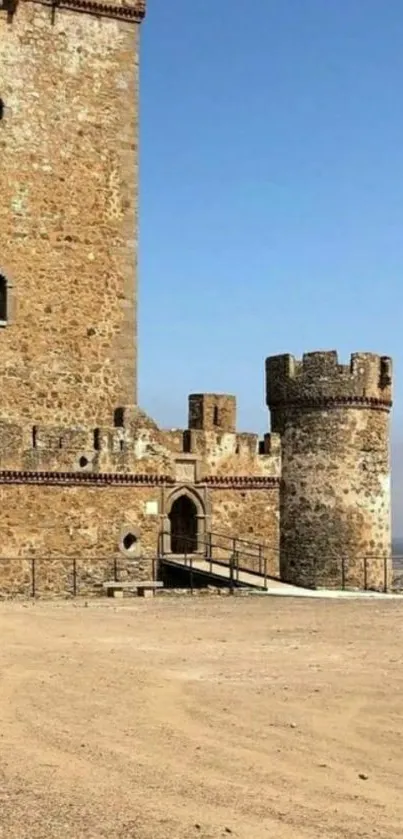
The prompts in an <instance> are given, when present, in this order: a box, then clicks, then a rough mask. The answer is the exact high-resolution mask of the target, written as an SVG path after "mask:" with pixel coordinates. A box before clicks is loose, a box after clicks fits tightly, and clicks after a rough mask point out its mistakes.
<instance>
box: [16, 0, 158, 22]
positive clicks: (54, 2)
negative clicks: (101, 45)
mask: <svg viewBox="0 0 403 839" xmlns="http://www.w3.org/2000/svg"><path fill="white" fill-rule="evenodd" d="M29 1H30V0H23V2H25V3H26V2H29ZM33 2H35V3H40V4H41V5H43V6H50V7H51V8H52V9H53V10H55V9H56V8H57V9H70V10H71V11H73V12H84V13H87V14H89V15H91V14H92V15H97V16H101V17H110V18H117V19H118V20H126V21H128V22H129V23H130V22H131V23H141V21H142V20H143V18H144V17H145V14H146V0H33ZM11 3H12V7H13V8H12V11H14V10H15V7H16V5H17V3H18V0H11Z"/></svg>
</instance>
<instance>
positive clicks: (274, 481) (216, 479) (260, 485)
mask: <svg viewBox="0 0 403 839" xmlns="http://www.w3.org/2000/svg"><path fill="white" fill-rule="evenodd" d="M200 483H203V484H205V486H208V487H211V488H212V489H226V488H227V487H229V488H230V489H273V488H274V487H278V486H279V485H280V478H266V477H265V476H261V475H259V476H257V477H253V476H243V475H224V476H223V475H217V476H215V475H214V476H213V475H212V476H210V477H208V478H204V479H203V480H202V481H201V482H200Z"/></svg>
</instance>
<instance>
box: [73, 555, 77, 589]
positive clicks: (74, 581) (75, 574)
mask: <svg viewBox="0 0 403 839" xmlns="http://www.w3.org/2000/svg"><path fill="white" fill-rule="evenodd" d="M73 597H77V560H76V558H75V557H73Z"/></svg>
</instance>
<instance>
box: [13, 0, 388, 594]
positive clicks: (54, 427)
mask: <svg viewBox="0 0 403 839" xmlns="http://www.w3.org/2000/svg"><path fill="white" fill-rule="evenodd" d="M144 12H145V4H144V2H143V0H129V2H126V0H113V2H103V0H90V2H86V0H61V2H60V3H56V4H54V3H52V2H50V0H49V2H47V0H36V2H31V0H18V2H16V3H6V4H3V7H2V8H1V7H0V78H1V83H2V84H1V89H0V98H1V109H0V116H1V119H0V152H1V167H0V196H1V199H0V284H1V288H2V289H3V288H4V283H5V284H6V289H7V312H6V317H5V318H4V317H3V316H4V311H3V312H2V313H1V312H0V348H1V360H2V363H1V368H0V388H1V404H0V495H1V504H0V528H1V533H2V542H1V545H0V596H16V595H21V596H27V595H29V594H32V593H35V594H36V595H40V596H48V595H66V594H75V593H76V594H77V593H78V594H79V593H81V594H86V595H92V594H99V593H100V590H101V589H102V582H104V581H105V580H106V579H107V578H108V577H110V576H111V573H113V574H115V573H118V574H119V576H120V578H121V579H123V580H124V579H128V580H131V579H133V580H135V579H148V578H150V576H151V575H152V571H153V561H154V559H155V557H156V556H157V553H158V550H159V548H160V547H161V546H162V547H163V548H164V550H165V551H169V550H171V549H172V530H171V519H172V516H173V511H174V510H175V505H176V507H177V506H178V502H179V506H180V503H182V502H183V503H185V506H186V504H187V506H188V509H191V510H192V511H193V512H192V516H193V522H196V524H195V527H196V536H195V549H196V550H198V551H199V552H200V551H201V552H204V551H205V549H206V543H207V541H208V538H210V535H211V534H215V536H212V537H211V538H212V539H213V542H214V551H215V555H216V556H217V555H222V556H226V557H227V558H228V557H229V556H230V555H231V551H235V552H236V553H237V556H238V558H239V559H240V562H241V563H242V565H243V567H249V568H250V569H251V570H255V571H257V570H261V571H262V570H263V569H264V568H265V569H266V571H267V573H269V574H273V575H275V574H277V573H278V570H279V538H280V531H281V551H282V553H281V571H282V574H283V576H284V578H285V579H288V580H290V581H291V582H302V583H308V584H316V585H321V584H323V585H329V584H333V585H340V584H341V583H344V584H345V585H347V586H353V587H354V586H358V587H364V586H365V585H367V586H368V587H370V586H372V587H374V588H379V587H382V586H383V584H384V574H383V568H384V565H385V563H386V567H387V566H388V563H389V560H390V525H389V503H390V502H389V451H388V433H389V432H388V410H389V407H390V400H391V375H392V374H391V363H390V359H388V358H379V357H378V356H374V355H372V354H365V353H364V354H363V353H361V354H360V353H358V354H355V355H354V356H352V359H351V364H350V366H342V365H339V364H338V360H337V355H336V354H335V353H310V354H308V355H306V356H304V358H303V360H302V361H296V360H295V359H293V357H292V356H279V357H276V358H272V359H269V360H268V362H267V376H268V404H269V407H270V409H271V412H272V429H273V432H274V433H272V434H270V435H269V434H267V435H265V437H264V440H263V441H259V439H258V435H257V434H251V433H238V432H237V431H236V400H235V397H234V396H232V395H230V394H212V393H204V394H203V393H201V394H192V396H191V397H190V398H189V423H188V425H189V427H188V428H187V429H176V430H172V431H166V430H163V429H160V428H158V426H157V424H156V423H155V422H154V420H153V419H151V418H150V417H148V416H147V415H146V414H145V413H144V412H143V411H142V410H141V409H140V408H139V406H138V405H137V398H136V360H137V336H136V315H137V291H136V279H137V278H136V273H137V220H138V207H137V204H138V34H139V23H140V21H141V19H142V17H143V16H144ZM280 482H281V492H280ZM280 496H281V499H280ZM192 526H193V525H192ZM217 534H220V535H219V538H218V539H217ZM192 538H193V537H192ZM234 539H235V540H237V541H235V542H234ZM239 540H244V542H241V541H239ZM127 545H128V546H129V547H127ZM259 546H260V547H259ZM240 554H242V556H241V555H240ZM342 556H343V557H344V561H343V564H342V565H341V557H342ZM364 561H365V565H363V563H364ZM262 563H263V564H262ZM341 568H342V572H341ZM364 569H365V570H364ZM342 574H343V576H342Z"/></svg>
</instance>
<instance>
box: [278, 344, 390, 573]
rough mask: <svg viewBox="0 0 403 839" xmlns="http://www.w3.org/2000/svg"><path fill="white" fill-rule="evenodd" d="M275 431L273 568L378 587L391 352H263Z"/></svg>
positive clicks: (386, 527)
mask: <svg viewBox="0 0 403 839" xmlns="http://www.w3.org/2000/svg"><path fill="white" fill-rule="evenodd" d="M266 395H267V405H268V407H269V409H270V412H271V421H272V423H271V424H272V430H273V431H275V432H279V433H280V434H281V443H282V485H281V501H280V519H281V559H280V564H281V572H282V577H283V579H285V580H287V581H288V582H292V583H297V584H303V585H312V586H335V587H340V586H344V587H347V588H375V589H384V588H385V587H387V584H388V580H389V579H390V572H391V523H390V460H389V413H390V409H391V405H392V362H391V359H390V358H388V357H386V356H378V355H374V354H372V353H354V354H353V355H352V356H351V359H350V364H349V365H342V364H339V362H338V357H337V353H336V352H313V353H308V354H306V355H304V356H303V358H302V360H297V359H295V358H294V356H292V355H280V356H274V357H271V358H268V359H267V361H266Z"/></svg>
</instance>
